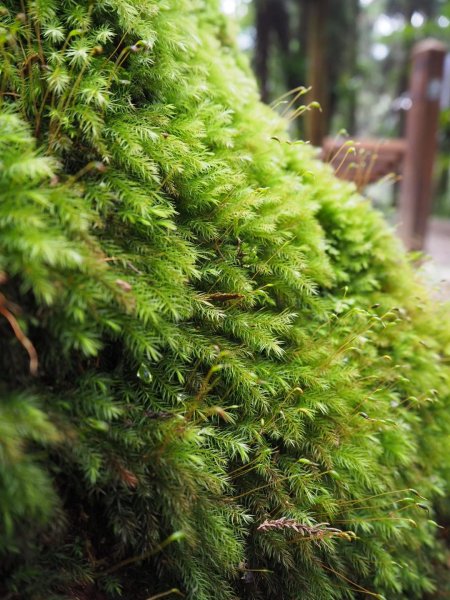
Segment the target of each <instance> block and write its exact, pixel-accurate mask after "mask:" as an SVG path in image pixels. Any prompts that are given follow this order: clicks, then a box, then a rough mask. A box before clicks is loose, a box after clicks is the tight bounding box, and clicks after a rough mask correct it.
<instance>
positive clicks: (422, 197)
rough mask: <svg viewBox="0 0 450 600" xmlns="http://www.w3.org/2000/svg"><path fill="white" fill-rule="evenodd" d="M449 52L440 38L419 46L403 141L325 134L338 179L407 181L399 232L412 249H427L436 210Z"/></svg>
mask: <svg viewBox="0 0 450 600" xmlns="http://www.w3.org/2000/svg"><path fill="white" fill-rule="evenodd" d="M445 55H446V47H445V46H444V44H441V43H440V42H438V41H436V40H425V41H423V42H420V43H419V44H417V45H416V46H415V48H414V50H413V54H412V68H411V80H410V92H409V97H410V99H411V108H410V110H409V111H408V115H407V120H406V131H405V137H404V138H403V139H391V140H354V141H353V142H349V141H345V140H342V139H332V138H325V140H324V142H323V145H322V159H323V160H324V161H326V162H329V163H331V165H332V166H333V167H334V169H335V171H336V175H337V176H338V177H340V178H342V179H346V180H349V181H354V182H355V183H356V185H357V187H358V188H359V189H360V190H362V189H363V188H364V187H365V186H366V185H367V184H369V183H374V182H376V181H379V180H380V179H382V178H383V177H387V176H391V177H393V178H394V179H399V180H400V181H401V185H400V198H399V203H398V231H399V234H400V236H401V237H402V239H403V241H404V244H405V246H406V247H407V248H408V249H410V250H422V249H423V247H424V241H425V236H426V230H427V222H428V219H429V216H430V213H431V204H432V191H433V165H434V162H435V158H436V151H437V135H438V125H439V111H440V98H441V92H442V85H443V81H442V78H443V68H444V59H445Z"/></svg>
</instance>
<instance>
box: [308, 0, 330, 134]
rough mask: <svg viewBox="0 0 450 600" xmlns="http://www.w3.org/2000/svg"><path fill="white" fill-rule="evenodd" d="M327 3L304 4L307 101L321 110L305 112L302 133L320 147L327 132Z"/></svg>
mask: <svg viewBox="0 0 450 600" xmlns="http://www.w3.org/2000/svg"><path fill="white" fill-rule="evenodd" d="M328 12H329V0H308V1H307V22H308V74H307V84H308V86H311V87H312V92H311V98H312V99H314V100H316V101H317V102H319V104H320V106H321V108H322V111H319V110H318V109H312V110H311V111H309V112H308V113H307V120H306V134H307V138H308V140H309V141H310V142H311V144H313V145H314V146H321V144H322V140H323V138H324V137H325V135H326V133H327V127H328V114H329V88H328V64H327V62H328V61H327V39H328V35H327V24H328Z"/></svg>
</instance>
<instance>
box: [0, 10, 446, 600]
mask: <svg viewBox="0 0 450 600" xmlns="http://www.w3.org/2000/svg"><path fill="white" fill-rule="evenodd" d="M214 4H215V3H214V2H212V1H208V0H205V1H202V0H198V1H197V0H96V1H95V2H93V1H87V0H86V1H83V0H79V1H78V0H68V1H67V2H58V1H56V0H37V1H34V2H28V1H26V0H23V1H22V2H18V1H17V2H16V1H15V0H8V1H7V2H6V3H3V5H2V7H1V9H0V13H1V28H0V51H1V60H0V69H1V85H0V92H1V98H2V103H1V107H0V165H1V166H0V198H1V202H0V290H1V293H0V339H1V348H2V351H1V355H0V365H1V371H0V372H1V401H0V532H1V534H0V556H1V558H0V597H1V598H2V599H3V600H6V599H8V600H16V599H20V600H26V599H32V600H40V599H45V600H49V599H50V598H72V599H75V598H79V599H83V600H85V599H88V598H92V599H93V598H98V599H100V598H103V599H104V598H115V597H116V596H117V595H118V594H120V592H122V595H123V597H124V598H126V599H131V598H133V599H142V600H144V599H145V598H163V597H170V598H176V597H178V596H180V594H183V595H184V597H186V598H190V599H191V600H213V599H214V600H219V599H220V600H231V599H236V598H240V599H253V600H256V599H269V598H270V599H274V598H276V599H278V600H281V599H285V600H294V599H296V600H297V599H298V600H300V599H301V600H308V599H310V600H328V599H344V598H370V597H378V598H382V597H383V596H384V597H385V598H388V599H389V600H393V599H396V598H408V599H412V598H421V597H424V595H425V594H427V593H429V592H431V593H433V594H434V595H433V597H439V596H438V594H439V593H441V592H442V589H443V588H439V584H436V583H434V581H435V580H434V572H435V571H436V572H438V571H439V570H440V568H441V567H440V564H441V562H442V560H443V559H444V558H445V556H444V549H443V546H441V544H440V542H439V531H441V530H439V529H438V526H437V523H436V522H435V520H436V519H437V518H438V517H436V515H435V510H436V506H437V504H436V501H438V500H439V498H441V497H442V496H443V495H444V494H445V493H446V481H447V480H448V467H449V457H450V447H449V428H450V415H449V398H450V394H449V387H448V383H449V374H450V372H449V358H450V332H449V326H448V323H447V322H446V316H445V312H444V311H443V310H442V309H441V308H440V307H439V306H437V305H436V303H434V302H432V301H430V300H428V299H427V297H426V294H424V292H423V290H422V288H421V287H420V285H419V284H418V283H416V282H415V280H414V277H413V274H412V271H411V269H410V267H409V266H408V264H407V260H406V258H405V257H404V255H403V254H402V252H401V251H400V249H399V246H398V244H397V242H396V241H395V240H394V238H393V236H392V235H391V233H390V231H389V230H388V229H387V227H386V225H385V224H384V223H383V221H382V219H381V218H380V216H379V215H378V214H377V213H376V212H374V211H373V210H372V209H371V208H370V206H369V205H368V204H367V202H365V201H364V200H363V199H362V198H360V197H359V196H358V195H357V194H356V193H355V191H354V189H353V188H352V187H351V186H348V185H345V184H343V183H340V182H338V181H336V180H335V179H334V177H333V175H332V173H331V172H330V171H329V169H328V168H327V167H326V166H324V165H322V164H320V163H318V162H317V161H316V160H315V159H314V157H313V152H312V151H311V149H309V147H308V146H306V145H304V144H301V143H295V144H293V143H290V142H289V141H288V138H287V135H286V133H285V123H284V122H283V120H282V119H281V118H280V117H279V116H277V115H276V114H275V113H274V112H272V111H271V110H270V109H269V108H267V107H264V106H263V105H262V104H261V103H259V101H258V97H257V91H256V87H255V84H254V82H253V80H252V78H251V76H250V75H249V73H248V68H247V66H246V64H245V61H243V59H242V58H241V57H240V56H239V54H238V53H237V52H236V50H235V48H234V46H233V42H232V41H230V40H231V37H230V34H229V32H228V26H227V23H226V22H225V21H223V18H222V17H220V16H219V12H218V9H217V7H215V6H214ZM440 502H441V503H442V502H443V501H442V500H441V501H440ZM264 523H265V525H263V524H264ZM262 525H263V526H262ZM436 585H437V591H435V592H433V589H435V588H434V586H436Z"/></svg>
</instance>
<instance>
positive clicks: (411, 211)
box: [399, 39, 446, 250]
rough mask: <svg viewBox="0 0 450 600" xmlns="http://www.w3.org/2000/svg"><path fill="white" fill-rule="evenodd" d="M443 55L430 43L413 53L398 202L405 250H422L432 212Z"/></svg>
mask: <svg viewBox="0 0 450 600" xmlns="http://www.w3.org/2000/svg"><path fill="white" fill-rule="evenodd" d="M445 53H446V47H445V45H444V44H442V43H441V42H438V41H436V40H432V39H429V40H424V41H422V42H420V43H419V44H417V45H416V46H415V47H414V49H413V53H412V72H411V80H410V94H411V100H412V105H411V109H410V110H409V112H408V116H407V121H406V156H405V163H404V167H403V179H402V184H401V190H400V201H399V233H400V236H401V238H402V239H403V242H404V244H405V246H406V248H407V249H408V250H422V249H423V246H424V241H425V235H426V229H427V221H428V217H429V215H430V212H431V202H432V179H433V165H434V161H435V157H436V149H437V133H438V120H439V101H440V97H441V88H442V75H443V65H444V58H445Z"/></svg>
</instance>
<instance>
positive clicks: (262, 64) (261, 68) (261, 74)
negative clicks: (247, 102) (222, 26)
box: [254, 0, 271, 102]
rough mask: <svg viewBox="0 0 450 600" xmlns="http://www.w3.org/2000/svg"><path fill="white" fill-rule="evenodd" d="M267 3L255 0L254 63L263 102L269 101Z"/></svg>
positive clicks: (265, 0)
mask: <svg viewBox="0 0 450 600" xmlns="http://www.w3.org/2000/svg"><path fill="white" fill-rule="evenodd" d="M268 3H269V0H256V2H255V24H256V48H255V60H254V63H255V72H256V76H257V78H258V81H259V87H260V91H261V98H262V100H263V102H268V101H269V77H268V75H269V65H268V62H269V45H270V29H271V27H270V18H269V11H268Z"/></svg>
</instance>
